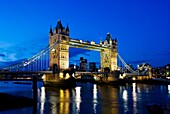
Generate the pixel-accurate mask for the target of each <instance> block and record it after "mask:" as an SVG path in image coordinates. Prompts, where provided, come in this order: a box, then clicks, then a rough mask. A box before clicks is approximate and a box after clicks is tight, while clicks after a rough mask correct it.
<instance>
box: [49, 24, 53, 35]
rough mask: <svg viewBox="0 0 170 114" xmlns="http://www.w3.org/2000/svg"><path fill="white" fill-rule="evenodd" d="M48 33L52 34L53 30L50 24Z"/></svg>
mask: <svg viewBox="0 0 170 114" xmlns="http://www.w3.org/2000/svg"><path fill="white" fill-rule="evenodd" d="M49 33H50V35H51V36H52V35H53V30H52V26H50V31H49Z"/></svg>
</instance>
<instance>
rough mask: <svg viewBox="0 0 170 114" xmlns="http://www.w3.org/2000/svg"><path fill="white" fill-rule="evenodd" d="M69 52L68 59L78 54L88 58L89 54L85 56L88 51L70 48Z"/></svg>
mask: <svg viewBox="0 0 170 114" xmlns="http://www.w3.org/2000/svg"><path fill="white" fill-rule="evenodd" d="M69 51H70V53H69V56H70V58H72V57H74V56H77V55H79V54H84V55H87V56H90V55H89V54H86V52H89V51H90V50H85V49H79V48H70V50H69Z"/></svg>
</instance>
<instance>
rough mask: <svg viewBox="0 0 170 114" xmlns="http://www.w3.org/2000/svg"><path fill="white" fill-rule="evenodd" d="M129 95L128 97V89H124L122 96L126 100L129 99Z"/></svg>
mask: <svg viewBox="0 0 170 114" xmlns="http://www.w3.org/2000/svg"><path fill="white" fill-rule="evenodd" d="M127 97H128V94H127V90H124V91H123V95H122V98H123V99H124V100H125V101H127Z"/></svg>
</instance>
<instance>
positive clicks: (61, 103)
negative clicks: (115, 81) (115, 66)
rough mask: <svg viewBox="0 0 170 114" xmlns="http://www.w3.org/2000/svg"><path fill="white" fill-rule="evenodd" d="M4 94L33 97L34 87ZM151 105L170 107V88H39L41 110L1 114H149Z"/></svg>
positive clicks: (12, 89)
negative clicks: (149, 104) (148, 107)
mask: <svg viewBox="0 0 170 114" xmlns="http://www.w3.org/2000/svg"><path fill="white" fill-rule="evenodd" d="M0 92H5V93H10V94H12V95H19V96H26V97H29V98H32V96H33V95H32V90H31V87H23V86H18V87H5V86H4V87H2V86H1V87H0ZM148 103H159V104H161V105H165V106H167V107H170V85H147V84H136V83H132V84H126V85H122V86H112V85H96V84H91V83H78V84H77V85H76V87H75V88H72V89H67V88H57V87H43V86H39V87H38V102H37V106H35V107H26V108H21V109H13V110H5V111H1V112H0V114H149V112H148V110H147V107H146V104H148Z"/></svg>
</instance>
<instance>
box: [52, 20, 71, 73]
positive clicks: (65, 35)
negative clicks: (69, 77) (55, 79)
mask: <svg viewBox="0 0 170 114" xmlns="http://www.w3.org/2000/svg"><path fill="white" fill-rule="evenodd" d="M57 41H58V44H57V45H56V46H55V48H54V49H52V50H51V51H50V69H51V70H53V71H63V70H65V69H68V68H69V27H68V24H67V27H66V28H64V27H63V25H62V23H61V20H60V19H58V22H57V25H56V27H55V28H54V30H52V27H50V32H49V45H50V46H51V45H53V44H54V43H56V42H57Z"/></svg>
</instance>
